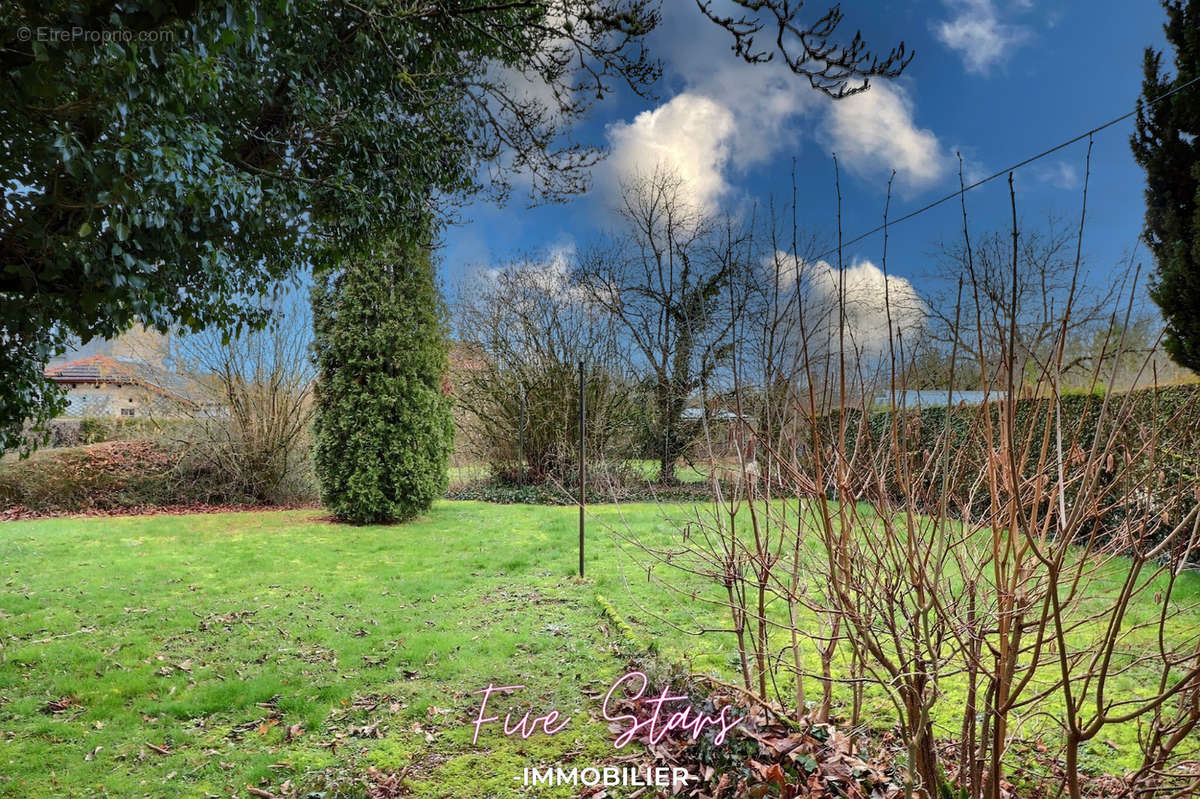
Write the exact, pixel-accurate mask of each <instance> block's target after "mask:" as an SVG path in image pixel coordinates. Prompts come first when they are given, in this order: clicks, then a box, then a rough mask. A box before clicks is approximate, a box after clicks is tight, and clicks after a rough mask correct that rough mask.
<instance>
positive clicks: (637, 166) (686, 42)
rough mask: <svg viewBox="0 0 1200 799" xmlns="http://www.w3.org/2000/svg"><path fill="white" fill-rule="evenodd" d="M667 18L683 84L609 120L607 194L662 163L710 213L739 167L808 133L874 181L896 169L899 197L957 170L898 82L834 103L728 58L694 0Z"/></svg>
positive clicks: (725, 44)
mask: <svg viewBox="0 0 1200 799" xmlns="http://www.w3.org/2000/svg"><path fill="white" fill-rule="evenodd" d="M664 16H665V21H664V25H663V29H664V30H669V31H670V32H671V36H670V37H669V38H667V37H665V35H664V38H663V39H662V41H656V42H654V45H655V47H656V52H659V53H661V55H662V57H663V58H664V61H665V62H666V64H667V73H668V77H669V78H674V79H676V80H677V82H678V84H681V85H682V87H683V88H682V90H681V91H680V92H678V93H677V94H675V95H674V96H673V97H671V98H670V99H669V100H667V101H666V102H664V103H663V104H661V105H659V106H658V107H657V108H654V109H653V110H651V111H645V112H643V113H641V114H638V115H637V116H636V117H634V118H633V119H632V120H627V121H621V122H617V123H615V124H612V125H610V126H609V128H608V140H609V145H610V147H611V150H612V155H611V157H610V158H609V159H608V161H607V162H606V163H605V164H604V165H603V166H602V167H601V168H600V169H599V170H598V172H597V174H596V180H597V183H598V184H599V186H600V187H601V188H602V189H607V194H608V195H609V197H608V199H610V200H611V197H612V192H613V190H614V189H615V188H616V187H617V186H618V185H619V184H620V181H621V180H622V179H625V178H628V177H630V176H631V173H632V172H635V171H637V172H642V173H649V172H652V171H653V170H654V169H655V168H656V167H658V166H659V165H660V163H661V164H663V165H664V166H666V167H667V168H669V169H671V170H673V171H675V172H676V173H677V174H679V175H680V176H681V177H682V178H683V179H684V180H685V181H686V182H687V183H688V184H689V186H690V188H691V192H692V193H693V195H694V197H695V199H696V200H697V204H698V205H699V206H701V207H703V208H705V209H707V210H711V209H713V208H715V207H716V206H717V205H718V204H719V203H721V202H723V201H727V200H728V199H729V198H730V196H731V194H733V192H732V191H731V184H732V183H733V182H735V177H736V175H737V173H738V172H744V171H745V170H748V169H751V168H754V167H756V166H760V165H762V164H766V163H770V162H771V161H772V160H773V159H775V158H776V157H778V156H779V155H780V154H781V153H796V152H797V151H798V150H799V148H800V147H801V146H802V144H803V139H804V138H805V137H814V138H816V139H817V140H819V141H820V143H821V145H822V146H828V147H829V148H830V149H833V150H836V151H837V153H838V156H839V158H840V159H841V161H842V163H843V165H844V166H845V167H846V168H847V169H849V170H850V171H852V172H854V173H856V174H859V175H861V176H863V177H866V178H868V179H871V180H879V179H881V180H885V181H886V179H887V176H888V174H890V172H891V170H892V169H893V168H895V169H896V170H897V173H898V180H897V189H898V191H900V192H901V193H910V192H912V191H914V190H919V189H923V188H926V187H927V186H929V185H932V184H933V183H935V182H936V181H938V180H939V179H941V178H943V177H944V176H945V175H946V174H948V172H950V171H952V170H951V166H952V164H951V162H952V161H953V157H952V155H951V154H950V153H948V152H947V151H946V149H945V147H944V146H943V145H942V144H941V142H939V140H938V138H937V136H936V135H935V134H934V133H933V132H932V131H930V130H928V129H924V128H920V127H918V126H917V124H916V122H915V119H914V117H915V113H916V112H915V107H914V103H913V101H912V99H911V98H910V96H909V94H908V93H907V92H906V91H905V89H904V88H902V87H901V86H899V85H898V84H896V83H894V82H890V81H885V80H876V81H873V82H872V84H871V88H870V89H869V90H868V91H866V92H864V93H862V94H858V95H855V96H853V97H849V98H846V99H843V100H838V101H832V100H830V99H829V98H827V97H825V96H824V95H822V94H820V93H818V92H817V91H816V90H814V89H812V87H811V86H810V85H809V83H808V81H806V80H804V79H803V78H802V77H800V76H797V75H795V74H793V73H792V72H791V71H790V70H789V69H788V68H787V67H786V66H785V65H784V64H783V63H782V62H781V60H780V59H775V60H774V61H773V62H771V63H768V64H753V65H752V64H746V63H745V62H744V61H742V60H741V59H739V58H737V57H736V56H734V55H732V54H728V50H729V37H728V34H727V33H726V32H724V31H723V30H721V29H720V28H719V27H718V26H716V25H713V24H712V23H710V22H708V21H707V20H706V19H705V18H704V16H703V15H702V14H697V13H695V8H694V7H692V6H691V4H690V3H669V4H666V7H665V8H664ZM718 54H720V55H718ZM678 84H677V85H678ZM909 85H911V84H909Z"/></svg>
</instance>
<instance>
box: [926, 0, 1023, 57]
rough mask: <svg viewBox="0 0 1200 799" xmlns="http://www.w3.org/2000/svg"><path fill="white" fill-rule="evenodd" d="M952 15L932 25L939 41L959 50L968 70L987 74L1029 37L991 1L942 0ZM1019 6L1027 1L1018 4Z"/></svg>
mask: <svg viewBox="0 0 1200 799" xmlns="http://www.w3.org/2000/svg"><path fill="white" fill-rule="evenodd" d="M943 2H944V3H945V4H946V6H947V7H949V8H950V9H951V10H952V11H953V12H954V15H953V16H952V17H951V18H950V19H947V20H943V21H941V22H939V23H937V24H935V25H934V26H933V32H934V35H935V36H937V38H938V40H939V41H941V43H942V44H944V45H946V46H947V47H949V48H950V49H951V50H954V51H956V52H958V53H959V54H960V55H961V56H962V59H963V63H964V64H965V65H966V68H967V71H968V72H977V73H986V72H987V71H988V70H989V69H990V68H991V67H992V66H993V65H995V64H998V63H1000V62H1001V61H1003V60H1004V59H1005V58H1006V57H1007V56H1008V54H1009V53H1010V52H1011V51H1012V49H1013V48H1015V47H1017V46H1019V45H1020V44H1022V43H1023V42H1025V41H1026V40H1027V39H1028V38H1029V31H1028V30H1027V29H1026V28H1024V27H1022V26H1020V25H1012V24H1008V23H1006V22H1004V21H1003V20H1002V19H1001V18H1000V14H999V12H998V11H997V10H996V6H995V3H994V2H993V0H943ZM1017 5H1018V6H1019V7H1020V8H1022V9H1028V8H1030V7H1031V6H1032V3H1029V2H1019V3H1018V4H1017Z"/></svg>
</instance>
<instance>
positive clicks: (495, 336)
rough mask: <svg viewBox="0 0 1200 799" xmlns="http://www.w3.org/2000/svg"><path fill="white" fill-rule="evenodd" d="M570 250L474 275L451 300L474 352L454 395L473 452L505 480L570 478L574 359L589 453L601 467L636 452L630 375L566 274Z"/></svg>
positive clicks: (609, 332)
mask: <svg viewBox="0 0 1200 799" xmlns="http://www.w3.org/2000/svg"><path fill="white" fill-rule="evenodd" d="M567 257H568V256H567V254H565V253H559V254H557V255H556V256H555V257H554V258H552V259H550V260H549V261H548V262H539V261H517V262H514V263H511V264H508V265H507V266H505V267H504V268H502V269H497V270H493V271H491V272H481V273H479V274H476V275H475V276H473V277H472V278H471V279H470V280H468V281H467V282H465V283H464V284H463V285H462V286H461V287H460V291H459V297H458V301H457V303H456V305H455V307H456V313H457V328H458V330H457V333H458V336H459V338H460V339H461V340H462V341H463V342H465V343H466V344H467V345H468V346H469V347H470V349H471V352H472V355H473V361H474V362H473V364H472V367H471V368H470V369H463V370H461V371H460V374H459V375H458V376H457V379H456V385H455V386H454V394H455V398H456V400H457V401H458V403H459V405H460V406H461V407H462V408H463V409H464V410H465V411H466V413H467V415H468V416H469V418H470V424H471V425H472V427H473V428H474V430H475V435H474V438H475V444H476V446H478V451H477V452H476V453H475V454H476V456H477V457H478V458H479V459H480V460H482V461H483V462H485V463H487V464H488V465H489V466H490V467H491V469H492V471H493V473H495V474H496V475H498V476H500V477H502V478H506V479H508V480H511V481H512V482H518V483H524V482H533V483H542V482H546V481H554V482H558V483H563V484H568V483H570V482H571V481H572V480H573V479H574V476H575V473H576V468H577V467H576V464H577V462H578V450H579V447H578V443H577V433H576V429H577V427H576V426H577V424H578V422H577V420H578V414H579V398H580V393H579V364H580V363H581V362H582V363H583V364H584V370H585V392H586V400H587V411H588V437H587V444H588V450H589V452H588V454H589V458H590V460H592V461H593V463H594V464H595V465H596V466H597V467H600V468H603V465H604V464H606V463H610V462H611V463H610V465H617V464H619V463H620V462H621V461H623V460H624V459H625V458H627V457H629V456H630V455H632V453H633V431H634V429H635V425H634V410H635V407H634V404H633V402H634V384H633V380H632V379H631V378H630V376H629V375H628V372H627V371H626V370H625V368H624V362H623V360H622V358H621V356H620V353H619V342H618V340H617V337H616V335H615V332H614V330H613V328H612V326H611V325H610V324H609V319H608V317H607V316H606V315H605V314H604V313H603V312H602V311H601V310H600V309H598V308H596V307H595V306H594V305H593V304H592V303H590V302H589V301H588V299H587V297H586V295H585V294H584V293H583V292H582V290H581V289H580V287H579V286H578V284H576V283H575V282H574V281H573V280H572V276H571V272H570V268H569V265H568V263H567V262H566V258H567Z"/></svg>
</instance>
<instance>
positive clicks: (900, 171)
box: [824, 81, 952, 191]
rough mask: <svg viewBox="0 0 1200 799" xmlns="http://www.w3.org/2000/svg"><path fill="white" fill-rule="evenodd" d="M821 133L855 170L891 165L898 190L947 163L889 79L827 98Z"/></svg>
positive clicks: (942, 171) (929, 179) (882, 171)
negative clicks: (843, 96) (839, 97)
mask: <svg viewBox="0 0 1200 799" xmlns="http://www.w3.org/2000/svg"><path fill="white" fill-rule="evenodd" d="M824 136H825V138H826V139H827V140H828V143H829V144H830V145H831V146H832V147H833V148H834V150H835V151H836V152H837V154H838V158H839V160H840V161H841V163H842V164H844V165H845V166H846V167H847V168H849V169H850V170H851V171H853V172H855V173H857V174H859V175H861V176H864V177H870V176H880V175H886V174H888V173H890V171H891V170H892V169H895V170H896V177H897V180H898V186H899V188H900V190H901V191H903V190H904V189H905V188H909V189H914V188H915V189H920V188H925V187H926V186H928V185H930V184H932V183H935V182H937V181H938V180H941V179H942V178H943V177H944V176H945V175H946V174H947V172H948V171H949V169H950V166H951V164H950V161H951V160H952V159H951V156H950V154H949V153H947V152H945V151H944V149H943V148H942V145H941V143H940V142H939V141H938V137H937V136H936V135H934V133H933V131H930V130H927V129H925V128H919V127H917V125H916V123H915V122H914V121H913V103H912V100H911V99H909V97H908V94H907V93H906V92H905V91H904V89H903V87H901V86H900V85H899V84H895V83H884V82H882V81H880V82H877V83H873V84H872V85H871V89H870V90H869V91H866V92H863V93H862V94H856V95H854V96H853V97H847V98H846V99H844V100H838V101H836V102H832V103H831V108H830V110H829V116H828V117H827V119H826V123H825V133H824Z"/></svg>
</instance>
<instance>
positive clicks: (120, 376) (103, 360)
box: [43, 355, 194, 405]
mask: <svg viewBox="0 0 1200 799" xmlns="http://www.w3.org/2000/svg"><path fill="white" fill-rule="evenodd" d="M149 372H150V370H148V369H146V368H140V367H139V366H138V365H137V364H133V363H126V362H122V361H118V360H116V359H115V358H110V357H108V356H107V355H93V356H91V357H89V358H78V359H76V360H73V361H67V362H66V363H59V364H53V365H51V366H47V367H46V369H45V371H44V372H43V374H45V376H46V377H48V378H49V379H51V380H53V381H55V382H56V383H69V384H74V383H115V384H117V385H127V386H129V385H136V386H143V387H145V388H148V389H150V390H151V391H156V392H158V393H159V394H162V395H164V396H166V397H170V398H171V399H174V400H178V401H179V402H184V403H187V404H189V405H192V404H194V403H193V402H192V400H190V399H188V398H187V397H185V396H183V395H182V394H180V393H179V392H177V391H173V390H171V389H169V388H166V387H165V386H163V385H162V384H163V383H164V382H168V381H167V380H163V379H157V378H156V376H155V375H153V374H150V373H149Z"/></svg>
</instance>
